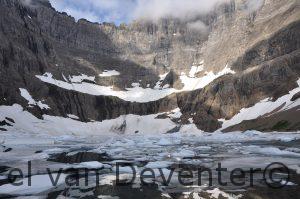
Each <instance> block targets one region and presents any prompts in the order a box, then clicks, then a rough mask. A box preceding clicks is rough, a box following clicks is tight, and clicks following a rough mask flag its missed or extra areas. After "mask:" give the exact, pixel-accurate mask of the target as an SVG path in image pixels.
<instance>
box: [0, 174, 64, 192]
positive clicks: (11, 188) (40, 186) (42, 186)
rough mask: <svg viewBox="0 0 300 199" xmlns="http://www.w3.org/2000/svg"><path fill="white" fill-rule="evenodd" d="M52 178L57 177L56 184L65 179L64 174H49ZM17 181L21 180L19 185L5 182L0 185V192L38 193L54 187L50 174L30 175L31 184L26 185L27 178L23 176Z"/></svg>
mask: <svg viewBox="0 0 300 199" xmlns="http://www.w3.org/2000/svg"><path fill="white" fill-rule="evenodd" d="M51 176H52V179H58V181H57V184H56V185H60V184H62V183H64V181H65V177H66V175H65V174H56V173H53V174H51ZM18 182H23V184H22V185H20V186H15V185H12V184H5V185H2V186H0V194H16V195H19V194H20V195H21V194H38V193H42V192H44V191H46V190H49V189H51V188H54V187H55V185H53V183H52V181H51V177H50V175H35V176H32V177H31V186H30V185H28V178H24V179H23V180H20V181H18Z"/></svg>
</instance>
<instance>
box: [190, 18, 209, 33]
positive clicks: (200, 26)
mask: <svg viewBox="0 0 300 199" xmlns="http://www.w3.org/2000/svg"><path fill="white" fill-rule="evenodd" d="M187 27H188V28H189V29H191V30H195V31H198V32H202V33H207V32H208V27H207V26H206V25H205V24H204V23H203V22H202V21H200V20H198V21H194V22H190V23H188V24H187Z"/></svg>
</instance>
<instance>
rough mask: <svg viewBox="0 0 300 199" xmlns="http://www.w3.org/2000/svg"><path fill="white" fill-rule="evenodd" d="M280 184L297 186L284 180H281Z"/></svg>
mask: <svg viewBox="0 0 300 199" xmlns="http://www.w3.org/2000/svg"><path fill="white" fill-rule="evenodd" d="M280 183H281V184H282V185H285V186H297V184H295V183H293V182H287V181H285V180H282V181H281V182H280Z"/></svg>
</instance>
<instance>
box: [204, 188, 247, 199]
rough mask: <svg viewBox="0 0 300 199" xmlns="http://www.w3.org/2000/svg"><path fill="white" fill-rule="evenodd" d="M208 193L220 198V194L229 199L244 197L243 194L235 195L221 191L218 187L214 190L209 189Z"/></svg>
mask: <svg viewBox="0 0 300 199" xmlns="http://www.w3.org/2000/svg"><path fill="white" fill-rule="evenodd" d="M206 192H207V193H209V194H211V197H212V198H214V199H218V198H219V197H220V196H223V197H224V198H227V199H238V198H240V197H242V195H238V196H234V195H229V194H228V193H225V192H224V191H221V190H220V189H218V188H215V189H213V190H207V191H206Z"/></svg>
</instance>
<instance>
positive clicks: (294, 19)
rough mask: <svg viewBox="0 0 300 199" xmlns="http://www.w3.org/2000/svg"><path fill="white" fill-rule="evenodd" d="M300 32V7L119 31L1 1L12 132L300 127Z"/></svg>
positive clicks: (217, 11) (268, 1) (236, 8)
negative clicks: (56, 127) (54, 127)
mask: <svg viewBox="0 0 300 199" xmlns="http://www.w3.org/2000/svg"><path fill="white" fill-rule="evenodd" d="M299 30H300V6H299V1H298V0H265V1H264V3H263V5H261V6H260V7H259V8H258V9H256V10H251V9H250V8H249V7H247V1H246V0H231V1H230V2H229V3H223V4H219V5H217V6H216V7H215V8H214V10H213V11H211V12H209V13H206V14H203V15H199V16H195V17H194V18H192V19H174V18H164V19H160V20H159V21H157V22H151V21H147V20H137V21H134V22H132V23H130V24H128V25H126V24H121V25H120V26H116V25H114V24H110V23H102V24H100V23H91V22H89V21H87V20H85V19H80V20H78V21H75V19H74V18H73V17H72V16H68V15H67V14H66V13H60V12H58V11H56V10H55V9H54V8H53V7H52V6H51V4H50V3H49V2H48V1H47V0H32V1H31V4H24V1H19V0H0V76H1V79H0V82H1V84H0V105H1V107H2V109H1V108H0V110H1V115H0V116H1V117H0V120H2V122H1V125H2V127H3V128H2V127H1V129H2V130H8V129H13V128H16V129H22V128H23V129H24V131H29V130H32V128H38V127H35V125H28V126H30V127H27V125H24V123H22V122H20V123H19V124H18V121H23V122H24V121H25V124H30V123H31V122H32V121H30V118H34V120H36V121H39V122H42V121H44V122H45V123H47V121H49V118H52V119H51V121H52V122H53V123H54V124H57V123H56V122H57V120H54V119H53V118H60V121H61V122H62V123H64V124H66V125H67V121H68V122H70V120H71V121H73V120H74V122H77V123H76V124H81V122H84V123H87V124H91V123H97V122H100V124H103V126H101V125H99V128H100V130H101V131H111V130H112V129H114V131H115V132H118V133H122V132H123V133H124V132H129V131H130V132H133V133H134V132H140V131H143V130H145V128H146V129H147V128H149V131H151V130H158V131H162V132H175V131H183V130H184V129H185V128H186V127H190V129H191V130H197V129H199V130H202V131H209V132H213V131H216V130H222V131H236V130H247V129H256V130H260V131H295V130H299V129H300V122H299V119H297V118H299V117H300V113H299V111H298V110H299V106H300V100H299V97H300V89H299V86H300V82H299V81H298V80H299V74H300V31H299ZM20 106H21V107H22V108H21V107H20ZM25 113H26V114H25ZM24 114H25V115H26V116H24ZM28 114H29V115H30V117H29V116H28ZM31 114H32V115H31ZM21 115H22V120H21V119H20V117H21ZM26 118H27V119H28V120H26ZM11 121H14V122H11ZM139 121H143V122H142V125H141V126H139V125H140V124H139ZM7 124H9V125H7ZM155 124H157V126H155ZM106 125H107V126H106ZM143 125H146V127H145V126H143ZM11 126H12V127H11ZM32 126H34V127H32ZM50 126H51V125H49V128H51V127H50ZM152 126H155V127H153V129H151V127H152ZM144 127H145V128H144ZM196 127H197V128H196ZM75 128H76V127H75ZM81 130H82V129H81Z"/></svg>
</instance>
